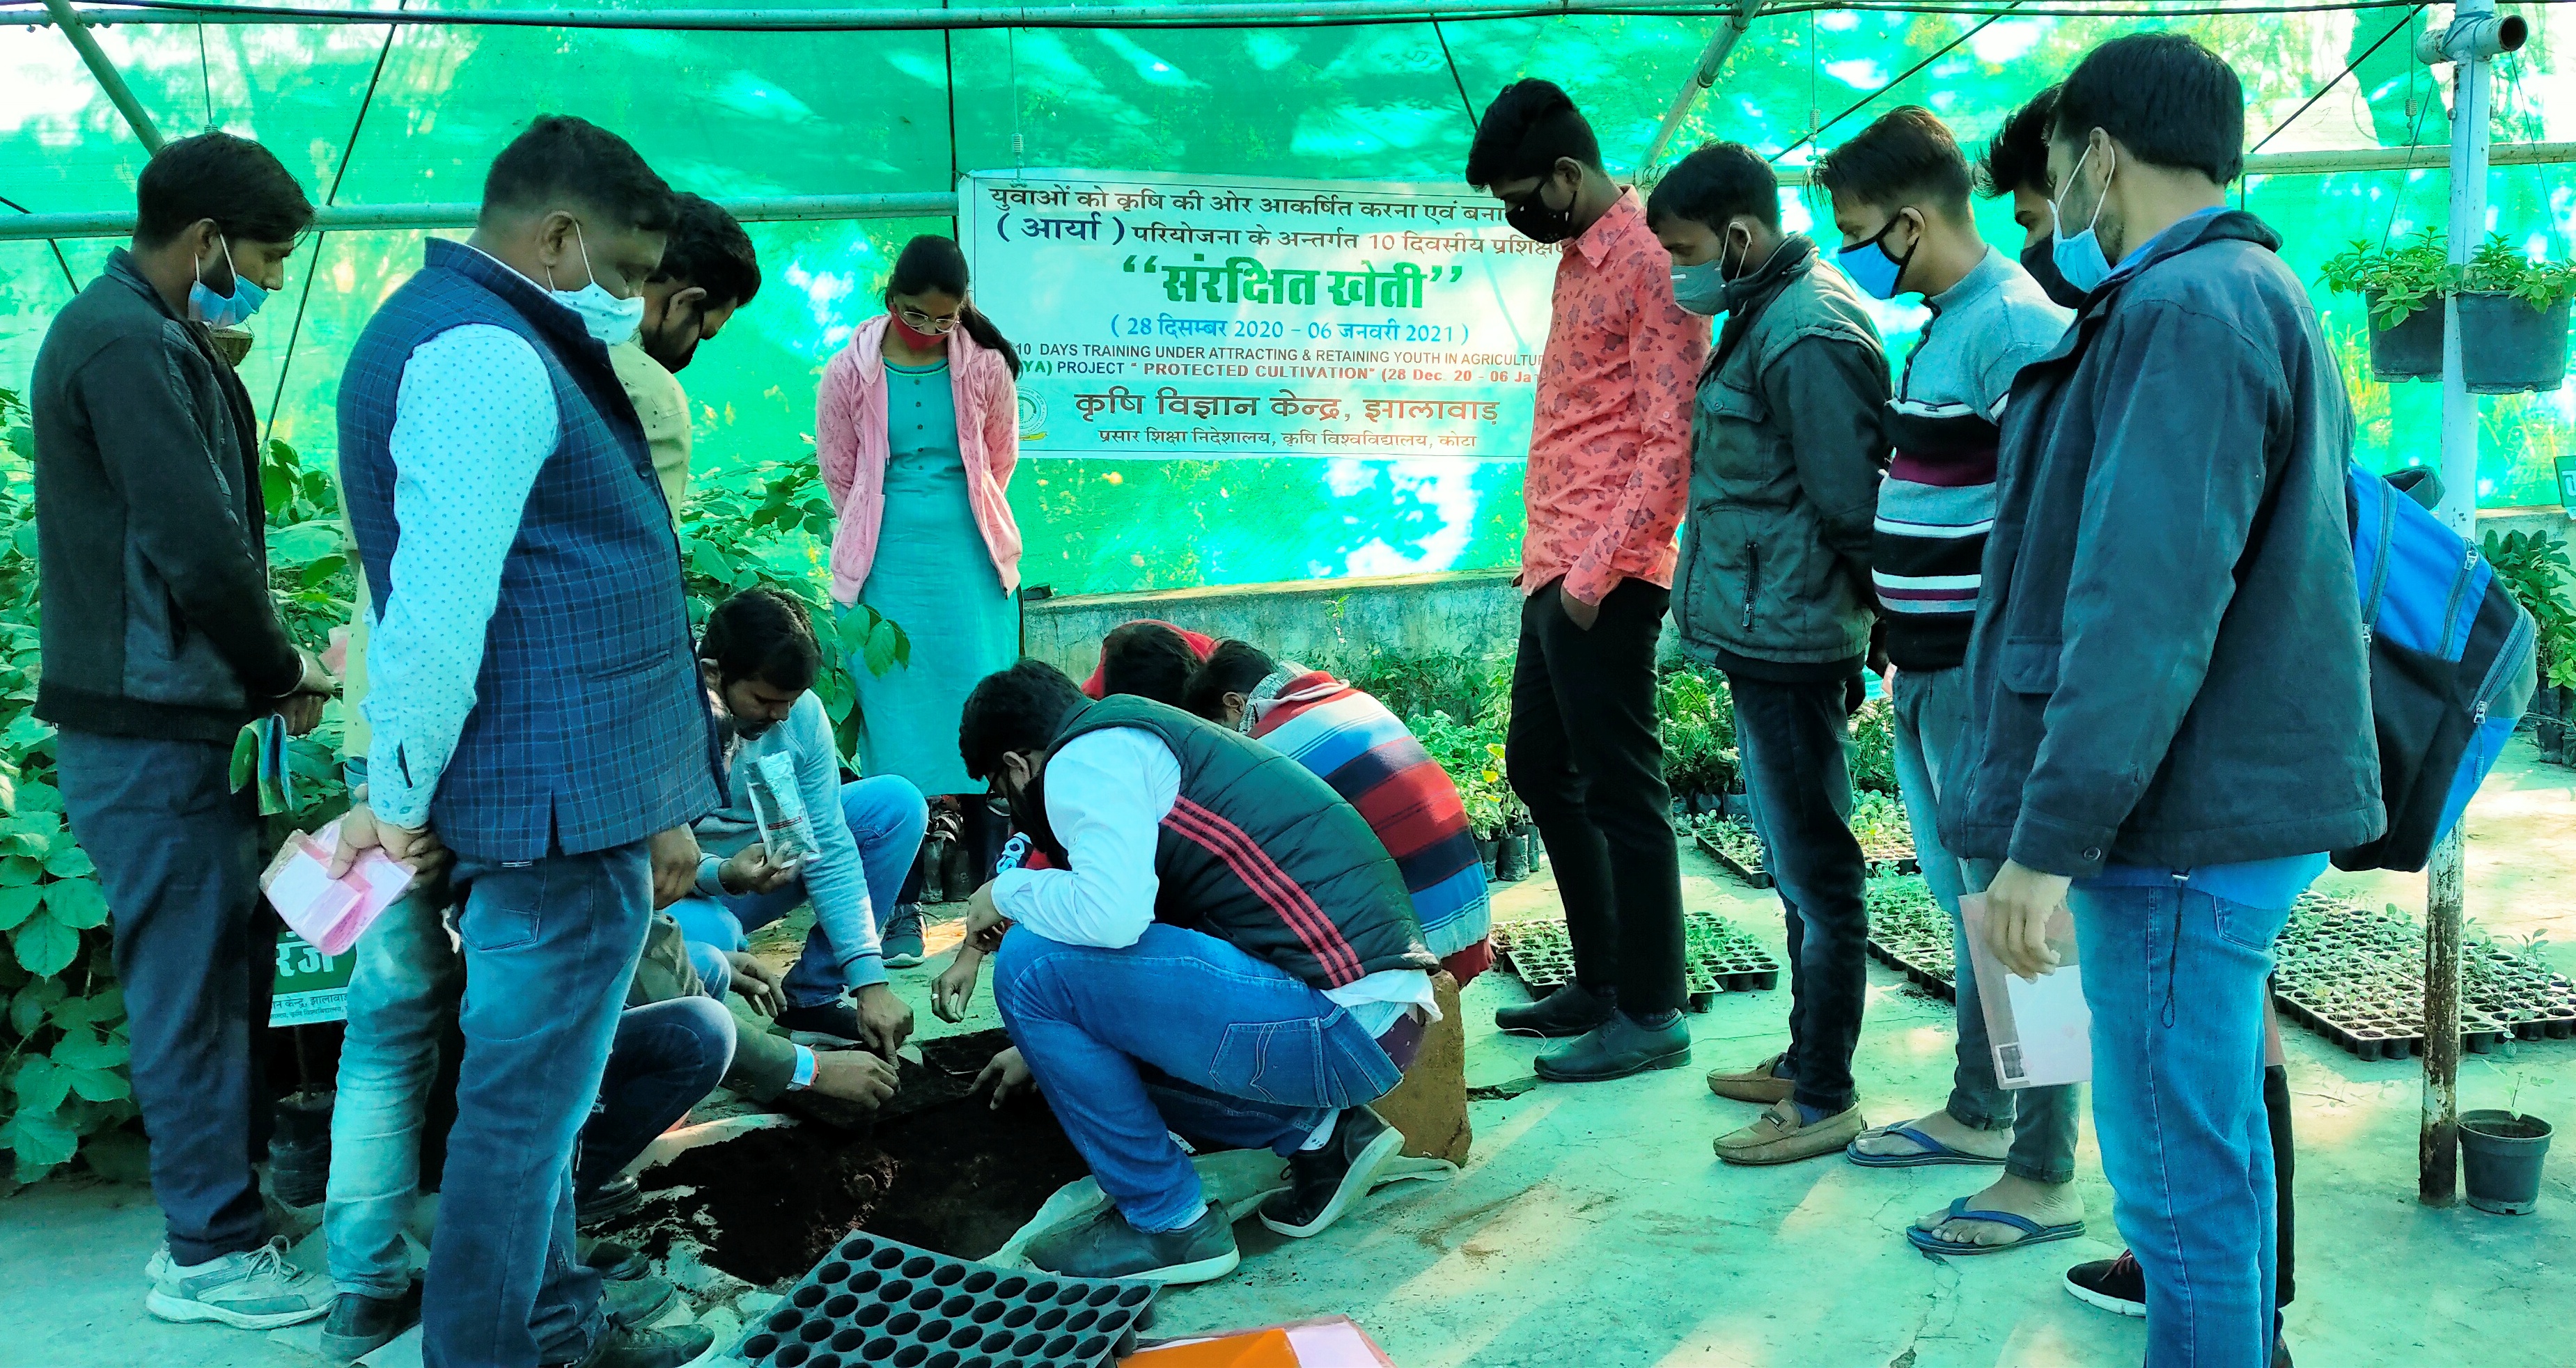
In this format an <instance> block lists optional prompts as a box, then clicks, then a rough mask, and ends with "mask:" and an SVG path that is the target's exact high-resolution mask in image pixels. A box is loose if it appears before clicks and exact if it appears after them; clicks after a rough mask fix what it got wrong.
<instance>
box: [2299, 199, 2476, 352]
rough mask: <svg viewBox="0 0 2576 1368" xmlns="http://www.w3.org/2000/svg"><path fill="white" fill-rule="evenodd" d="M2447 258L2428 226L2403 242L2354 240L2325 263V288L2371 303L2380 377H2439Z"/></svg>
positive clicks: (2448, 269)
mask: <svg viewBox="0 0 2576 1368" xmlns="http://www.w3.org/2000/svg"><path fill="white" fill-rule="evenodd" d="M2450 282H2451V263H2450V262H2449V261H2448V260H2446V259H2444V256H2443V249H2442V239H2441V237H2440V236H2439V235H2438V234H2436V233H2434V232H2433V230H2431V229H2429V228H2428V229H2426V230H2424V232H2423V233H2422V234H2421V235H2419V236H2417V237H2416V238H2414V239H2413V240H2412V241H2409V242H2407V243H2405V244H2403V245H2401V246H2397V247H2373V246H2371V245H2370V243H2369V242H2367V241H2357V242H2355V243H2353V244H2352V245H2351V246H2350V247H2347V248H2345V249H2344V250H2343V251H2342V252H2340V253H2338V254H2337V255H2336V256H2334V257H2333V258H2331V259H2329V260H2328V261H2327V262H2326V264H2325V283H2326V285H2327V287H2328V288H2330V289H2334V290H2338V291H2341V292H2342V293H2345V294H2357V295H2360V296H2361V298H2362V302H2363V303H2365V304H2367V305H2368V306H2369V308H2370V373H2371V374H2372V375H2373V376H2376V377H2378V378H2379V379H2381V380H2439V379H2441V378H2442V295H2443V293H2444V291H2446V290H2447V289H2449V288H2450Z"/></svg>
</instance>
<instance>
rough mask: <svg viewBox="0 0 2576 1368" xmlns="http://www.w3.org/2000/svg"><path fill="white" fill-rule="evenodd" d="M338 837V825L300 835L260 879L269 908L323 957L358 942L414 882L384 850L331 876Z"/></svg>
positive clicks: (288, 841) (369, 853)
mask: <svg viewBox="0 0 2576 1368" xmlns="http://www.w3.org/2000/svg"><path fill="white" fill-rule="evenodd" d="M339 839H340V824H339V823H338V822H333V823H332V824H330V825H329V826H326V827H324V828H322V830H321V831H319V832H317V833H315V834H314V835H311V836H307V835H305V834H304V833H303V832H300V831H299V832H296V833H294V834H293V835H291V836H289V837H287V839H286V844H285V845H284V846H282V847H280V848H279V850H278V852H277V858H276V859H273V860H271V861H269V865H268V871H267V872H266V873H265V874H263V875H261V876H260V887H261V889H263V890H264V891H266V893H267V894H268V904H269V906H271V907H274V908H276V909H277V915H278V916H280V917H282V918H284V919H285V921H286V924H287V926H288V927H289V928H291V929H293V931H294V932H295V934H297V935H299V936H302V937H303V938H304V940H305V943H306V944H309V945H311V946H312V947H313V948H314V949H316V950H319V951H321V952H322V953H323V954H325V955H337V954H340V953H341V952H343V951H345V950H347V949H348V948H349V947H350V946H352V945H355V944H357V943H358V937H359V935H360V934H362V933H363V932H365V931H366V929H367V927H368V926H369V925H370V924H372V923H373V922H374V921H375V919H376V918H377V917H380V916H382V915H384V911H385V909H386V908H388V907H391V906H393V905H394V904H395V903H396V902H397V901H399V900H400V899H401V898H402V895H403V893H404V892H405V891H406V890H408V889H409V888H410V887H411V881H412V873H411V870H410V869H408V868H406V867H405V866H403V865H401V864H399V863H397V862H395V861H394V860H393V859H391V858H390V857H388V856H387V855H386V854H385V853H384V852H383V851H381V850H369V851H367V852H365V853H364V854H362V855H360V856H359V857H358V859H357V862H356V863H355V864H353V865H351V866H350V867H349V872H348V873H346V874H343V875H341V876H340V877H339V878H337V879H334V878H332V877H331V852H332V850H333V849H334V848H335V847H337V845H338V844H339Z"/></svg>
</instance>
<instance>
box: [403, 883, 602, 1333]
mask: <svg viewBox="0 0 2576 1368" xmlns="http://www.w3.org/2000/svg"><path fill="white" fill-rule="evenodd" d="M455 877H456V886H457V888H458V890H459V892H460V894H461V895H462V897H463V898H464V911H463V913H462V915H461V916H460V917H459V918H458V921H457V925H458V929H459V931H460V932H461V933H462V934H463V936H464V939H465V997H464V1004H463V1008H462V1011H461V1012H460V1014H459V1021H460V1023H461V1024H462V1025H463V1027H464V1029H465V1066H464V1071H463V1076H462V1077H461V1078H460V1079H459V1080H458V1083H457V1088H456V1129H455V1130H454V1131H453V1132H452V1133H451V1134H450V1135H449V1137H448V1142H447V1171H446V1175H445V1180H444V1182H443V1183H442V1184H441V1196H440V1199H439V1219H438V1241H437V1244H436V1246H435V1247H434V1248H433V1249H431V1251H430V1256H429V1285H428V1293H427V1297H426V1300H425V1301H424V1303H423V1305H422V1307H421V1316H422V1324H423V1326H424V1330H425V1336H426V1338H425V1340H424V1349H425V1352H424V1354H423V1358H424V1361H425V1362H426V1363H427V1364H428V1365H429V1368H534V1365H536V1364H539V1363H568V1362H575V1361H578V1360H580V1359H581V1358H582V1357H584V1356H585V1355H586V1354H587V1353H588V1352H589V1350H590V1347H591V1344H592V1342H593V1341H594V1340H596V1339H597V1338H598V1336H599V1334H600V1332H601V1329H602V1325H603V1321H602V1317H601V1314H600V1307H599V1274H598V1273H596V1272H595V1271H593V1270H591V1269H590V1268H588V1267H586V1266H584V1265H583V1264H582V1262H581V1261H580V1260H579V1259H578V1258H576V1257H574V1253H573V1200H572V1166H573V1144H574V1141H575V1139H576V1138H577V1137H578V1136H579V1135H580V1133H581V1126H582V1123H583V1122H584V1121H585V1120H587V1119H589V1116H590V1110H591V1104H592V1101H593V1100H594V1099H595V1098H597V1097H598V1096H599V1083H600V1077H601V1075H602V1073H603V1072H604V1071H605V1069H606V1067H607V1064H608V1051H609V1044H610V1042H611V1041H612V1040H613V1039H614V1038H615V1036H616V1033H617V1020H618V1013H619V1011H620V1009H621V1008H622V1007H623V1006H624V1005H625V1002H626V986H627V982H628V981H629V980H630V979H631V978H633V976H634V972H635V958H636V956H637V955H638V954H639V953H640V952H641V951H642V950H643V947H644V928H645V923H646V921H647V919H648V918H649V917H650V916H651V914H652V907H653V878H652V861H651V857H650V855H649V854H648V852H647V850H646V848H645V843H644V842H642V841H637V842H635V843H633V844H631V845H624V846H619V847H617V848H615V849H613V850H601V851H593V852H591V853H589V854H584V855H553V856H548V857H547V858H545V859H542V860H536V861H533V862H531V863H528V864H522V865H494V864H486V863H480V862H475V861H460V862H459V863H458V865H457V869H456V876H455Z"/></svg>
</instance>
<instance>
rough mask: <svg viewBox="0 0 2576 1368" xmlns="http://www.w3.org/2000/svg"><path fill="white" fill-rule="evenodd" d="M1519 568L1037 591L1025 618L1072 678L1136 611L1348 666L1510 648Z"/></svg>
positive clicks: (1038, 649)
mask: <svg viewBox="0 0 2576 1368" xmlns="http://www.w3.org/2000/svg"><path fill="white" fill-rule="evenodd" d="M1513 573H1514V572H1513V571H1510V570H1468V571H1458V572H1454V573H1445V574H1431V575H1388V576H1383V577H1377V578H1366V579H1329V580H1290V581H1288V582H1285V583H1280V584H1235V585H1222V586H1216V587H1212V588H1206V589H1172V590H1164V591H1158V592H1148V593H1141V594H1081V595H1073V596H1069V597H1065V598H1054V599H1041V600H1039V601H1037V602H1035V603H1031V604H1028V605H1027V606H1026V609H1025V611H1024V613H1023V615H1022V617H1021V631H1022V633H1023V634H1024V636H1025V640H1026V646H1025V649H1026V650H1027V652H1028V654H1030V655H1032V656H1035V657H1037V658H1038V659H1040V660H1046V661H1052V662H1054V663H1055V664H1057V665H1059V666H1062V667H1063V668H1064V670H1065V672H1066V673H1068V674H1070V675H1072V676H1073V677H1074V678H1076V679H1081V678H1084V677H1085V676H1088V675H1089V674H1090V673H1091V670H1092V667H1093V666H1095V665H1097V664H1099V663H1100V639H1101V638H1102V637H1105V636H1107V635H1109V632H1110V630H1111V629H1112V628H1114V627H1116V626H1118V625H1119V624H1120V623H1122V622H1131V621H1134V620H1135V619H1137V618H1159V619H1161V620H1163V621H1165V622H1172V623H1178V624H1179V625H1181V626H1183V627H1187V628H1189V629H1190V630H1192V631H1195V632H1205V633H1207V634H1208V635H1210V636H1213V637H1218V638H1224V637H1240V638H1242V639H1243V640H1245V641H1249V642H1251V643H1252V644H1254V645H1255V646H1258V647H1260V648H1261V649H1263V650H1265V651H1267V652H1269V653H1270V654H1271V655H1273V656H1277V657H1282V658H1286V659H1293V660H1299V661H1304V662H1307V663H1309V664H1319V663H1328V662H1329V663H1332V664H1346V663H1351V662H1355V661H1361V660H1366V659H1368V658H1369V657H1370V656H1371V655H1373V654H1377V653H1380V652H1383V653H1386V654H1390V655H1409V656H1418V655H1447V654H1453V653H1454V654H1457V655H1463V656H1465V657H1467V658H1469V659H1471V660H1476V659H1482V658H1484V657H1486V656H1489V655H1497V654H1504V655H1507V654H1509V653H1510V652H1511V651H1512V649H1513V647H1514V645H1515V644H1516V643H1517V642H1518V641H1519V639H1520V591H1519V590H1517V589H1515V588H1513V587H1512V575H1513Z"/></svg>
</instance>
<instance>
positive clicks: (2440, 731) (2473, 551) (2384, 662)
mask: <svg viewBox="0 0 2576 1368" xmlns="http://www.w3.org/2000/svg"><path fill="white" fill-rule="evenodd" d="M2344 498H2345V504H2346V510H2347V512H2349V514H2350V515H2351V519H2352V568H2353V572H2354V574H2355V576H2356V577H2357V578H2358V579H2359V580H2360V582H2361V630H2362V634H2363V636H2364V638H2365V639H2366V640H2367V641H2368V642H2369V643H2370V714H2371V723H2372V725H2373V727H2374V729H2375V730H2376V731H2377V732H2378V734H2379V789H2380V796H2381V798H2382V799H2383V800H2384V801H2385V802H2386V803H2387V805H2388V833H2387V834H2386V835H2384V836H2382V837H2380V838H2379V839H2378V840H2376V841H2371V842H2369V843H2367V844H2364V845H2359V846H2355V847H2353V848H2351V849H2349V850H2338V851H2336V852H2334V863H2335V867H2336V868H2337V869H2398V870H2409V871H2412V870H2418V869H2422V868H2423V867H2424V865H2425V863H2426V862H2427V861H2429V860H2430V859H2431V858H2432V856H2433V846H2434V844H2435V843H2436V842H2437V841H2439V840H2440V839H2441V838H2442V837H2443V836H2445V835H2447V834H2449V832H2450V830H2451V828H2452V827H2453V826H2455V825H2457V824H2458V822H2459V820H2460V814H2461V813H2462V812H2463V811H2466V810H2467V808H2468V806H2469V799H2470V798H2471V797H2472V796H2473V795H2475V794H2476V793H2477V791H2478V785H2479V783H2480V782H2482V781H2483V780H2485V778H2486V777H2487V771H2488V770H2490V769H2493V768H2495V762H2496V757H2497V756H2498V755H2499V754H2500V753H2501V752H2502V751H2503V750H2504V743H2505V739H2506V738H2507V737H2510V736H2511V735H2513V728H2514V723H2515V722H2516V721H2517V720H2519V719H2520V718H2521V716H2522V710H2523V709H2524V708H2526V707H2529V706H2530V705H2531V692H2532V689H2533V687H2534V686H2535V684H2536V683H2537V680H2536V678H2535V662H2536V660H2537V656H2538V652H2537V649H2536V647H2537V643H2538V637H2539V631H2538V628H2537V626H2536V624H2534V623H2533V622H2532V619H2531V614H2530V613H2528V612H2526V611H2524V609H2523V606H2522V605H2521V604H2520V603H2519V602H2517V601H2515V599H2514V596H2513V591H2512V590H2511V589H2509V588H2507V587H2506V586H2505V585H2504V584H2502V583H2500V582H2498V581H2497V579H2496V576H2495V567H2493V566H2491V565H2489V564H2487V561H2486V558H2485V557H2484V556H2482V555H2480V554H2478V549H2477V547H2476V546H2474V545H2472V544H2470V543H2469V542H2467V541H2465V540H2463V539H2462V538H2461V536H2460V535H2459V534H2458V533H2456V532H2453V531H2452V530H2451V529H2450V528H2448V527H2445V526H2443V525H2442V522H2441V520H2440V519H2438V518H2436V517H2434V516H2433V514H2432V512H2431V505H2433V504H2436V503H2438V502H2440V500H2441V484H2440V482H2439V481H2438V480H2436V479H2434V478H2433V473H2432V472H2431V471H2429V470H2422V469H2408V470H2401V471H2398V472H2396V473H2395V474H2393V475H2390V476H2387V477H2385V478H2382V477H2381V476H2377V475H2373V474H2371V473H2370V472H2369V471H2367V470H2364V469H2362V468H2361V467H2360V466H2357V465H2356V466H2350V467H2348V468H2347V469H2346V471H2345V475H2344Z"/></svg>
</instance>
